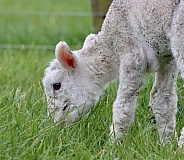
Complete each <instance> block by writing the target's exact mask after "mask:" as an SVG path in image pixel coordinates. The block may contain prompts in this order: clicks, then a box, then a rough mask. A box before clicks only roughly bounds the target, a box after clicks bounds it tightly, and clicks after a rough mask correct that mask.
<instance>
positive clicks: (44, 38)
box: [0, 0, 184, 160]
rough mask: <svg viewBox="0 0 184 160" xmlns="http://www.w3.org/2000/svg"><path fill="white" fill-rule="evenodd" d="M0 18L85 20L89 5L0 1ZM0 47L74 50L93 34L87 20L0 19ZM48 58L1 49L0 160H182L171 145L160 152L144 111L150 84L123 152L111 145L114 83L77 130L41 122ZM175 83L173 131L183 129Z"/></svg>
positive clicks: (80, 0) (84, 0)
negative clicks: (59, 45) (63, 43)
mask: <svg viewBox="0 0 184 160" xmlns="http://www.w3.org/2000/svg"><path fill="white" fill-rule="evenodd" d="M0 4H1V5H0V11H2V10H4V11H5V10H6V11H7V10H13V11H49V12H61V11H62V12H63V11H65V12H71V11H73V12H90V1H89V0H77V1H76V0H62V1H59V0H40V1H36V0H32V1H30V2H29V1H25V0H19V1H13V0H6V1H5V0H0ZM0 19H1V21H0V35H1V36H0V44H31V45H55V44H56V43H57V42H58V41H60V40H65V41H67V43H68V44H69V45H70V46H71V48H72V49H79V48H80V47H81V46H82V43H83V41H84V39H85V37H86V36H87V35H88V34H89V33H91V32H92V19H91V18H90V17H61V16H60V17H59V16H25V15H3V14H0ZM53 58H54V50H44V49H43V50H37V49H29V50H28V49H27V50H26V49H23V48H20V49H11V48H10V49H0V84H1V87H0V160H73V159H74V160H77V159H83V160H94V159H95V160H96V159H103V160H104V159H105V160H106V159H107V160H108V159H109V160H112V159H114V158H115V157H119V159H127V160H130V159H149V160H152V159H155V160H158V159H159V160H168V159H170V160H171V159H173V160H176V159H183V156H184V154H183V153H182V151H181V150H179V149H178V148H177V143H176V140H173V141H172V143H171V144H168V145H166V146H162V145H161V144H160V143H159V141H158V135H157V132H156V130H155V125H154V123H153V120H152V119H151V118H152V114H151V111H150V109H149V108H148V102H149V91H150V89H151V85H152V81H153V78H152V76H148V77H147V81H146V82H145V84H144V86H143V88H142V89H141V92H140V96H139V103H138V109H137V112H136V117H135V122H134V123H133V124H132V126H131V128H130V131H129V134H127V135H125V136H124V141H123V143H122V144H116V143H115V144H111V143H110V142H109V135H108V134H109V126H110V124H111V118H112V104H113V101H114V99H115V96H116V89H117V83H113V84H112V85H110V87H109V88H108V89H107V90H106V91H104V94H103V95H102V97H101V100H100V102H99V103H98V105H97V106H96V107H95V108H94V110H93V111H92V112H91V113H90V114H89V115H87V116H86V117H84V118H83V119H81V121H80V122H78V123H77V124H75V125H73V126H71V127H67V128H65V129H61V128H60V127H59V126H58V125H57V124H54V123H53V122H52V120H51V119H49V118H48V117H47V108H46V106H47V104H46V100H45V96H44V91H43V86H42V83H41V78H42V77H43V72H44V68H45V67H46V66H47V64H48V62H49V61H50V60H51V59H53ZM181 82H182V81H181V79H179V80H178V95H179V101H178V106H179V112H178V114H177V122H178V124H177V128H176V130H177V131H178V132H179V131H180V129H181V127H182V126H183V121H184V117H183V114H184V110H183V104H184V101H183V97H184V92H183V90H184V89H183V88H182V83H181Z"/></svg>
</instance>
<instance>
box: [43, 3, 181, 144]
mask: <svg viewBox="0 0 184 160" xmlns="http://www.w3.org/2000/svg"><path fill="white" fill-rule="evenodd" d="M55 54H56V59H54V60H52V61H51V62H50V64H49V66H48V67H47V68H46V70H45V76H44V78H43V85H44V88H45V93H46V97H47V101H48V109H49V113H50V115H52V116H53V119H54V121H55V122H58V121H60V120H61V119H62V118H64V123H65V125H67V124H70V123H73V122H76V121H78V120H79V118H80V117H81V116H84V115H85V114H87V113H88V112H89V111H90V109H91V108H92V107H93V106H94V105H95V104H96V103H97V102H98V100H99V97H100V95H101V94H102V92H103V89H104V88H106V86H107V85H108V84H109V83H110V82H112V81H113V80H114V79H116V78H118V79H119V87H118V91H117V97H116V100H115V102H114V104H113V123H112V126H111V127H110V130H111V131H110V135H111V137H112V138H114V139H118V140H122V137H123V132H125V131H126V130H128V128H129V126H130V125H131V123H132V122H133V120H134V114H135V110H136V101H137V97H138V92H139V89H140V87H141V85H142V81H143V77H144V74H145V73H146V72H153V73H155V82H154V84H153V87H152V90H151V93H150V103H149V105H150V107H151V108H152V111H153V115H154V117H155V120H156V123H157V128H158V133H159V137H160V140H161V142H162V143H167V142H170V141H171V139H172V135H173V133H174V131H175V126H176V113H177V94H176V80H177V75H178V72H179V71H180V73H181V77H182V78H184V0H114V1H113V2H112V4H111V6H110V8H109V11H108V13H107V15H106V18H105V20H104V23H103V26H102V29H101V31H100V32H99V33H98V34H96V35H95V34H90V35H88V36H87V38H86V40H85V42H84V44H83V47H82V49H80V50H78V51H70V49H69V47H68V45H67V44H66V43H65V42H62V41H61V42H59V43H58V44H57V46H56V49H55ZM183 137H184V129H183V132H182V135H181V138H180V140H179V143H178V144H179V146H180V147H182V145H183V144H184V138H183Z"/></svg>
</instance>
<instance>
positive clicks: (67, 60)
mask: <svg viewBox="0 0 184 160" xmlns="http://www.w3.org/2000/svg"><path fill="white" fill-rule="evenodd" d="M74 52H75V53H76V52H80V50H79V51H74ZM74 52H73V53H74ZM55 53H56V59H54V60H53V61H51V62H50V65H49V66H48V67H47V68H46V70H45V76H44V78H43V85H44V88H45V93H46V97H47V102H48V111H49V115H51V116H52V117H53V119H54V121H55V122H57V121H59V120H61V119H62V118H63V117H64V122H66V123H70V122H75V121H77V120H78V119H79V118H80V116H81V115H84V114H86V113H87V112H88V111H89V110H90V108H91V107H92V106H94V102H95V101H96V100H97V99H98V96H96V95H95V94H94V93H93V91H92V90H93V89H91V87H92V88H95V86H93V84H90V82H89V80H87V78H86V77H85V73H82V72H83V71H81V70H83V69H82V68H83V66H80V65H79V60H78V58H77V56H76V55H75V54H73V53H72V52H71V51H70V50H69V47H68V46H67V44H66V43H65V42H59V43H58V44H57V46H56V50H55ZM84 72H85V71H84ZM81 73H82V74H81Z"/></svg>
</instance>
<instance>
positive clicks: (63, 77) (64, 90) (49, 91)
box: [43, 61, 77, 121]
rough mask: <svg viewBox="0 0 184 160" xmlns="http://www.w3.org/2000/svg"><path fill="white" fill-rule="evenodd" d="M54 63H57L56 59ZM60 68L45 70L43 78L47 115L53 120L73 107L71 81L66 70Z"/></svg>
mask: <svg viewBox="0 0 184 160" xmlns="http://www.w3.org/2000/svg"><path fill="white" fill-rule="evenodd" d="M55 63H56V64H57V61H55ZM52 64H54V62H52ZM52 64H51V65H52ZM58 65H59V64H58ZM61 69H62V68H61ZM61 69H57V70H53V71H50V72H46V74H45V77H44V79H43V84H44V87H45V93H46V97H47V102H48V111H49V115H51V116H52V117H53V118H54V121H59V120H60V119H61V118H62V117H63V116H65V115H66V113H68V111H69V110H70V111H72V110H74V109H75V104H74V103H75V102H73V101H72V100H71V99H74V96H73V95H72V93H71V90H72V86H73V85H72V84H73V82H72V81H71V80H70V77H69V75H68V74H67V73H66V71H65V72H64V71H62V70H61ZM76 105H77V104H76ZM73 118H74V117H73Z"/></svg>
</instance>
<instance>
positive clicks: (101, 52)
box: [77, 33, 119, 88]
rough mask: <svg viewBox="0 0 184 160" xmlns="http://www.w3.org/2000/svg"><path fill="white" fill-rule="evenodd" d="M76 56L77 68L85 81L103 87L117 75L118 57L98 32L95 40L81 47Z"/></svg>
mask: <svg viewBox="0 0 184 160" xmlns="http://www.w3.org/2000/svg"><path fill="white" fill-rule="evenodd" d="M89 43H90V42H89ZM77 56H78V59H79V65H80V66H79V70H80V71H82V73H81V75H82V76H84V78H85V79H86V80H87V81H89V82H91V83H95V84H96V85H98V86H100V87H101V88H105V87H106V86H107V84H108V83H109V82H111V81H112V80H113V79H115V78H117V77H118V69H119V57H118V55H117V54H115V53H114V52H113V50H112V49H111V47H110V46H109V44H107V39H106V38H105V37H104V36H103V34H101V33H99V34H98V35H97V37H96V39H95V42H94V41H93V42H91V44H89V45H88V46H87V47H85V48H83V49H82V50H81V51H80V52H79V55H77Z"/></svg>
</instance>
